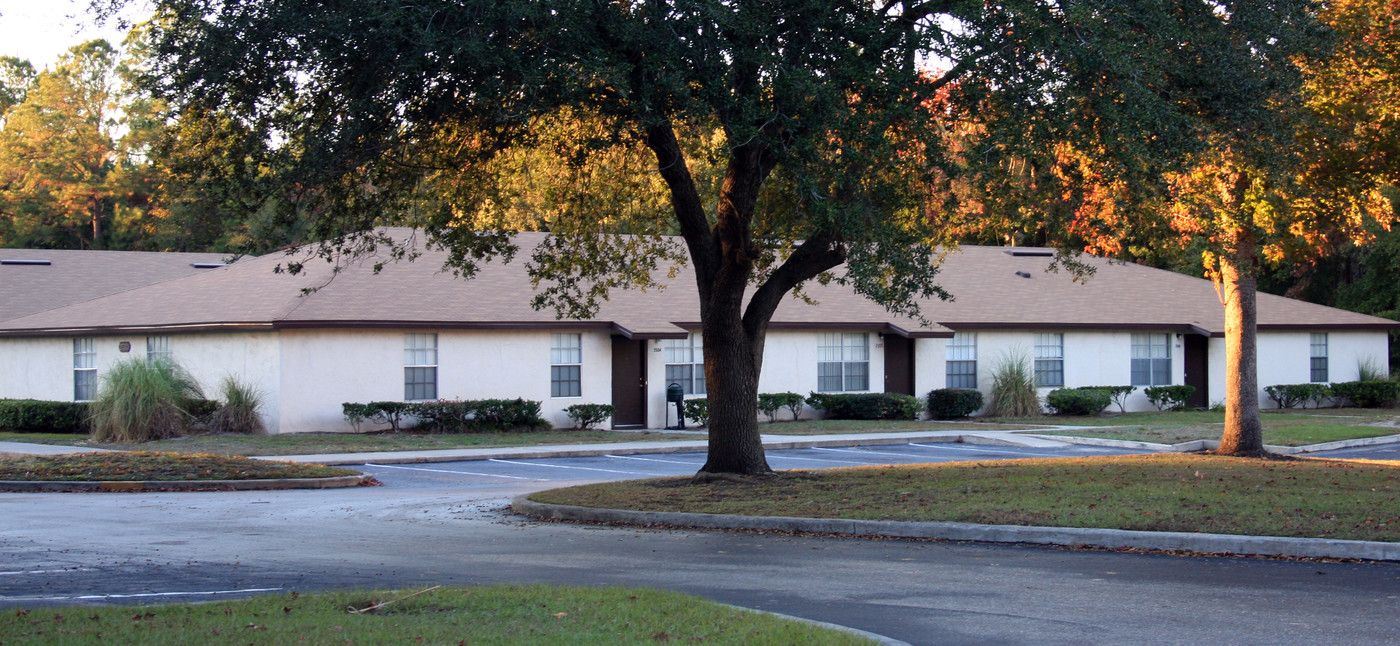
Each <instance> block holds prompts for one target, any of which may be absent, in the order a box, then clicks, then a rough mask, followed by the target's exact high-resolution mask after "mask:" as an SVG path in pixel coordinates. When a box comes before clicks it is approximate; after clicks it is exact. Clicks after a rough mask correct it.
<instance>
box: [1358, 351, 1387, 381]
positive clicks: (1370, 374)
mask: <svg viewBox="0 0 1400 646" xmlns="http://www.w3.org/2000/svg"><path fill="white" fill-rule="evenodd" d="M1389 379H1390V375H1389V374H1387V373H1386V371H1384V370H1382V369H1381V366H1380V363H1378V362H1377V361H1376V360H1375V359H1374V358H1371V357H1366V358H1365V359H1357V360H1356V380H1357V381H1386V380H1389Z"/></svg>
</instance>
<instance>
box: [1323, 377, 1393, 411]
mask: <svg viewBox="0 0 1400 646" xmlns="http://www.w3.org/2000/svg"><path fill="white" fill-rule="evenodd" d="M1332 394H1334V395H1335V396H1336V397H1337V398H1338V399H1343V400H1346V401H1349V402H1351V405H1353V406H1356V407H1359V408H1389V407H1391V406H1394V405H1395V401H1396V400H1397V399H1400V382H1397V381H1388V380H1387V381H1346V382H1342V383H1339V384H1332Z"/></svg>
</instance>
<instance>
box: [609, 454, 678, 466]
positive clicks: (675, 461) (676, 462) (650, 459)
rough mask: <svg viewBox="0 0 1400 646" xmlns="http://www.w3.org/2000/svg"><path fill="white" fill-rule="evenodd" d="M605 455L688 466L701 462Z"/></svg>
mask: <svg viewBox="0 0 1400 646" xmlns="http://www.w3.org/2000/svg"><path fill="white" fill-rule="evenodd" d="M603 457H608V458H616V459H618V460H639V461H642V462H665V463H666V464H683V465H685V466H688V467H693V466H695V465H697V464H699V462H681V461H680V460H658V459H656V458H639V457H636V456H631V455H611V454H609V455H606V456H603Z"/></svg>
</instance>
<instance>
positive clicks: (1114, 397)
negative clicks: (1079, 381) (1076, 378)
mask: <svg viewBox="0 0 1400 646" xmlns="http://www.w3.org/2000/svg"><path fill="white" fill-rule="evenodd" d="M1077 390H1102V391H1104V392H1106V393H1108V399H1109V401H1111V402H1113V403H1114V405H1116V406H1118V412H1120V413H1126V412H1128V395H1131V394H1133V391H1134V390H1137V386H1080V387H1079V388H1077Z"/></svg>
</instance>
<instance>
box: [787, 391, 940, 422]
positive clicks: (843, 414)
mask: <svg viewBox="0 0 1400 646" xmlns="http://www.w3.org/2000/svg"><path fill="white" fill-rule="evenodd" d="M807 403H808V404H811V406H812V408H816V409H819V410H821V411H823V412H824V413H825V414H826V418H827V419H916V418H918V416H919V410H920V409H921V406H920V403H919V398H917V397H915V396H913V395H903V394H899V393H850V394H842V393H812V394H810V395H808V396H807Z"/></svg>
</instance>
